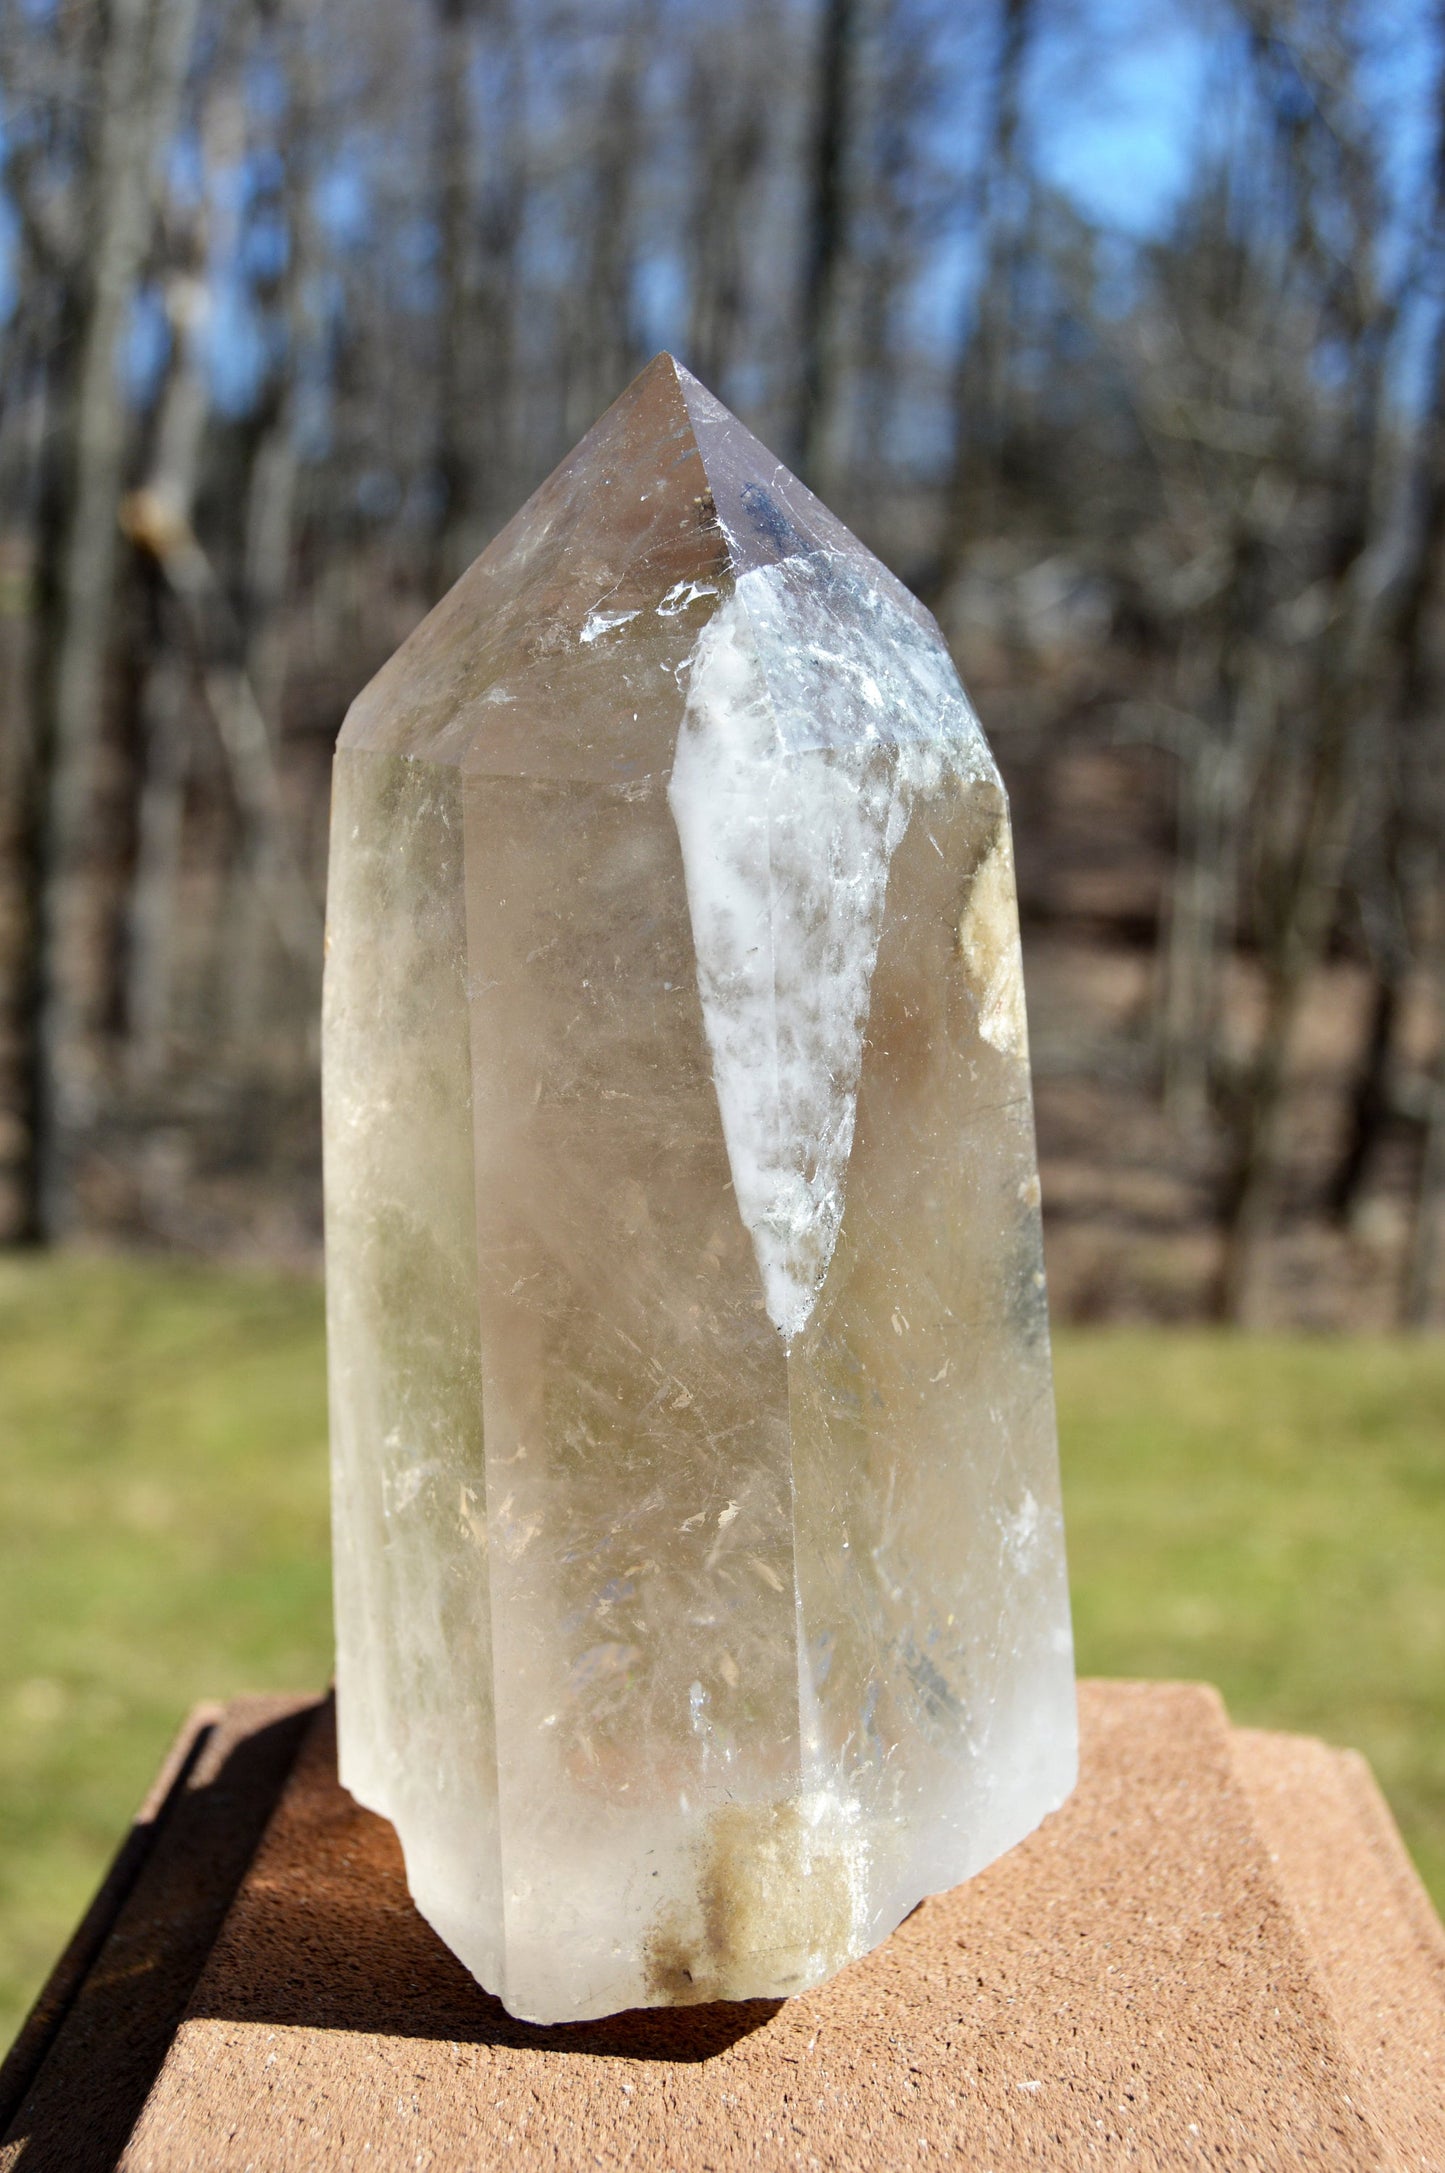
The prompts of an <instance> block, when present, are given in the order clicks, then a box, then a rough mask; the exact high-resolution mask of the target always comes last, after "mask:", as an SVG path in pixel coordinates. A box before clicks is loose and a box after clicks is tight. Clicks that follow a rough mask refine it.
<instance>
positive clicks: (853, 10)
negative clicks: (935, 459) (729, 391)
mask: <svg viewBox="0 0 1445 2173" xmlns="http://www.w3.org/2000/svg"><path fill="white" fill-rule="evenodd" d="M857 17H858V5H857V0H823V19H822V22H821V23H820V25H819V31H818V78H817V81H818V88H817V95H816V102H815V109H814V117H813V144H812V155H811V160H810V168H811V170H810V174H809V197H808V212H807V220H808V224H807V230H806V233H805V235H804V242H803V250H804V254H803V299H802V314H801V320H800V323H799V327H798V413H797V421H796V423H795V426H794V435H795V441H796V457H797V464H798V469H799V472H800V474H801V475H802V477H803V479H804V481H805V482H808V483H811V484H812V485H813V486H814V488H815V489H820V490H821V489H823V488H825V487H826V482H827V478H826V476H825V474H824V469H825V465H826V461H827V455H828V441H829V435H830V432H831V429H832V425H833V422H834V415H835V409H836V406H837V400H838V379H839V374H840V373H839V366H838V365H839V328H838V302H839V296H838V289H839V284H840V274H841V272H842V269H843V264H844V260H845V254H846V249H847V239H848V234H847V227H848V213H847V173H846V171H845V158H844V154H845V149H846V145H847V141H848V122H849V109H850V104H851V93H852V86H853V70H854V65H855V62H854V46H855V44H856V41H857Z"/></svg>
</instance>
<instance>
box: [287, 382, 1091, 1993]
mask: <svg viewBox="0 0 1445 2173" xmlns="http://www.w3.org/2000/svg"><path fill="white" fill-rule="evenodd" d="M331 851H332V857H331V893H330V901H329V919H330V931H329V956H328V965H327V972H326V1000H325V1028H324V1038H325V1115H326V1219H327V1258H328V1287H329V1304H330V1349H331V1396H332V1429H333V1444H334V1466H335V1535H336V1603H337V1640H338V1648H339V1650H338V1661H337V1684H338V1695H339V1703H340V1726H341V1760H342V1777H343V1779H344V1781H345V1782H346V1785H347V1786H348V1787H349V1788H350V1789H351V1790H352V1792H353V1794H355V1795H356V1796H357V1797H359V1798H360V1800H361V1801H362V1802H363V1803H365V1804H368V1805H370V1806H371V1807H372V1808H374V1809H375V1810H377V1811H380V1812H383V1813H384V1814H385V1815H386V1816H387V1817H388V1818H390V1819H392V1820H393V1821H394V1822H395V1825H396V1827H397V1830H398V1832H399V1834H400V1836H401V1840H402V1844H403V1847H404V1849H405V1852H406V1864H407V1875H408V1878H409V1880H410V1883H411V1890H412V1893H413V1895H414V1896H415V1899H416V1902H417V1906H418V1907H419V1908H420V1909H421V1911H422V1913H423V1914H424V1915H425V1916H426V1917H427V1918H428V1919H429V1921H430V1922H431V1923H432V1924H433V1925H434V1926H435V1927H436V1929H437V1931H438V1932H439V1933H440V1934H441V1936H442V1937H443V1938H444V1939H445V1940H446V1941H447V1943H448V1944H449V1945H450V1946H451V1947H452V1948H454V1949H455V1951H456V1953H457V1954H458V1955H460V1957H461V1958H462V1960H463V1961H464V1962H465V1963H466V1964H467V1966H468V1967H469V1968H470V1969H471V1970H472V1971H473V1972H474V1974H475V1975H476V1976H477V1977H479V1978H480V1979H481V1981H482V1983H483V1984H484V1985H487V1986H488V1987H490V1989H491V1990H493V1991H494V1992H497V1993H499V1994H500V1996H501V1997H502V1999H503V2000H504V2001H505V2002H506V2004H507V2006H508V2007H509V2008H510V2009H511V2010H512V2011H513V2013H515V2014H518V2015H521V2016H526V2017H529V2018H531V2019H533V2020H535V2021H542V2022H556V2021H565V2020H569V2019H573V2018H580V2017H583V2016H589V2015H599V2014H606V2013H609V2012H612V2011H613V2010H615V2009H618V2008H624V2007H630V2006H638V2005H644V2004H666V2003H673V2002H681V2001H693V2000H708V1999H722V1998H726V1999H741V1998H751V1997H756V1996H761V1995H782V1994H786V1993H790V1992H796V1991H799V1990H801V1989H802V1988H803V1987H805V1986H807V1985H811V1984H814V1983H816V1982H817V1981H818V1979H819V1978H821V1977H823V1976H825V1975H827V1974H828V1972H830V1971H831V1970H834V1969H836V1968H838V1966H839V1965H840V1964H841V1963H843V1962H846V1961H847V1960H848V1959H849V1958H850V1957H851V1956H854V1955H858V1954H861V1953H863V1952H864V1951H865V1950H866V1949H867V1948H868V1947H870V1946H872V1945H874V1944H875V1943H876V1942H877V1941H878V1940H880V1939H882V1938H883V1937H884V1936H885V1935H886V1934H887V1933H888V1932H889V1931H890V1930H891V1929H892V1928H893V1926H894V1925H896V1924H897V1923H898V1922H899V1920H900V1919H901V1918H902V1917H903V1916H904V1915H906V1914H907V1912H908V1911H909V1910H910V1909H911V1908H912V1907H913V1905H914V1904H915V1902H917V1901H918V1900H919V1899H920V1897H921V1896H923V1895H925V1894H927V1893H929V1892H930V1891H932V1890H935V1889H937V1888H940V1887H946V1886H950V1885H953V1884H954V1883H956V1882H957V1881H958V1880H960V1879H962V1878H964V1877H966V1876H967V1875H968V1874H969V1873H970V1872H973V1871H976V1870H978V1869H979V1867H980V1866H981V1865H983V1864H986V1863H988V1862H989V1860H990V1859H991V1858H992V1857H995V1856H997V1855H998V1854H999V1853H1000V1851H1001V1850H1003V1849H1006V1848H1008V1847H1009V1846H1010V1845H1011V1844H1012V1843H1013V1842H1015V1841H1017V1840H1018V1839H1019V1838H1020V1837H1021V1836H1022V1835H1023V1834H1025V1833H1027V1832H1028V1831H1029V1829H1030V1828H1031V1827H1032V1826H1034V1825H1035V1824H1036V1823H1037V1822H1038V1820H1039V1819H1040V1818H1041V1817H1043V1815H1044V1814H1045V1813H1046V1812H1047V1811H1049V1810H1051V1809H1052V1808H1053V1807H1054V1806H1055V1805H1056V1804H1058V1803H1059V1802H1060V1800H1061V1799H1062V1798H1063V1797H1064V1796H1065V1795H1066V1794H1067V1792H1068V1790H1069V1788H1070V1786H1071V1785H1072V1782H1073V1778H1074V1770H1075V1737H1074V1702H1073V1678H1072V1661H1071V1653H1070V1641H1069V1618H1068V1601H1067V1592H1066V1587H1065V1578H1064V1561H1063V1543H1062V1530H1061V1522H1060V1514H1059V1494H1058V1479H1057V1458H1056V1451H1055V1444H1054V1429H1053V1406H1052V1396H1051V1389H1050V1373H1049V1353H1048V1338H1047V1325H1046V1314H1045V1302H1044V1282H1043V1274H1042V1270H1041V1265H1040V1245H1039V1193H1038V1182H1037V1178H1036V1175H1035V1161H1034V1146H1033V1131H1032V1117H1031V1109H1030V1100H1029V1072H1028V1049H1027V1042H1026V1038H1025V1027H1024V1004H1023V987H1022V983H1021V979H1020V969H1019V946H1018V927H1017V915H1016V908H1015V902H1014V878H1013V866H1012V861H1011V857H1010V846H1009V828H1008V817H1007V810H1006V805H1005V800H1004V795H1003V791H1002V789H1001V787H1000V784H999V780H998V775H997V772H996V771H995V769H994V765H993V762H992V760H991V759H990V756H989V753H988V749H987V747H986V746H985V744H984V741H983V739H982V736H981V734H980V732H979V727H978V724H977V721H976V720H975V718H974V715H973V712H972V710H971V709H970V708H969V705H968V702H967V701H966V699H965V697H964V695H963V692H962V689H961V688H960V686H959V683H958V680H957V678H956V676H955V674H954V671H953V667H952V665H951V664H950V662H949V658H948V654H947V651H946V650H945V648H944V645H943V643H942V641H941V639H940V637H939V634H938V631H937V628H936V627H935V626H934V623H933V621H932V620H931V619H930V617H929V616H928V614H927V612H926V611H924V610H923V609H922V608H921V607H920V606H919V605H918V604H917V603H915V602H914V601H913V599H912V598H911V597H910V596H909V595H908V593H907V591H906V590H904V589H903V588H901V587H900V586H899V584H898V583H897V582H896V581H895V580H894V579H893V578H892V576H891V575H889V574H888V573H887V572H886V571H885V570H884V568H883V567H882V566H881V565H879V564H878V562H877V560H876V559H874V558H872V557H870V556H869V554H868V552H866V551H865V550H864V549H863V548H862V547H861V545H860V544H858V543H857V542H856V541H855V539H854V538H853V537H852V536H851V535H850V534H849V533H848V531H847V530H846V529H844V528H843V527H842V526H840V524H839V523H838V522H837V521H836V520H834V519H833V517H832V516H831V515H830V514H829V513H828V512H827V511H826V510H825V509H824V508H823V507H822V506H821V505H820V504H819V503H818V501H817V500H816V499H815V498H813V497H812V496H810V494H809V493H808V492H807V491H806V490H804V489H803V487H802V486H801V485H800V484H799V483H797V482H796V481H795V480H794V479H793V477H792V476H790V475H789V474H788V473H787V472H786V471H785V470H784V469H782V468H780V467H779V466H778V464H777V462H776V461H775V460H773V459H772V458H771V457H770V456H769V455H768V454H767V453H766V452H765V451H764V450H763V448H762V446H761V445H759V444H758V443H757V441H756V440H755V439H754V438H752V437H750V436H749V435H748V433H747V432H746V431H745V430H744V429H743V428H742V427H741V425H740V424H739V423H737V422H736V421H735V420H734V418H733V417H732V416H731V415H730V414H728V412H727V411H726V409H724V408H722V407H721V406H719V404H718V402H717V401H716V400H714V399H712V398H711V396H710V395H709V394H708V393H707V392H705V391H704V390H703V388H702V387H701V386H700V385H699V384H698V383H697V382H696V380H695V379H693V378H692V377H690V376H689V375H688V374H687V372H686V371H685V370H683V369H681V368H679V366H678V365H677V364H676V363H675V362H674V361H673V360H672V359H671V358H670V357H669V356H665V355H664V356H661V357H659V359H658V360H657V361H656V362H654V363H653V364H652V365H651V366H650V368H648V369H647V370H646V371H644V372H643V374H642V376H641V377H639V378H638V379H637V381H636V383H635V384H634V385H632V387H631V388H630V389H629V390H628V391H627V392H626V393H624V394H623V396H622V398H621V399H620V400H619V401H618V402H617V404H616V405H615V407H613V408H612V409H611V410H610V411H609V412H608V413H607V414H606V415H605V416H604V417H603V418H602V420H601V422H599V423H598V424H597V426H596V428H595V429H594V430H593V431H592V432H591V433H590V435H589V436H588V437H587V438H585V439H584V440H583V442H582V444H581V445H580V446H579V447H578V448H577V451H576V452H575V453H574V454H573V455H572V457H571V458H570V459H569V460H567V461H566V462H565V463H564V464H563V466H562V467H561V468H559V469H558V470H557V472H556V474H555V475H553V476H552V478H551V479H550V481H548V482H547V483H545V484H544V485H543V486H542V488H541V489H540V490H539V491H538V492H537V494H536V496H535V497H534V498H532V499H531V500H530V501H529V503H528V504H527V505H526V506H524V508H523V509H522V511H521V512H520V513H519V514H518V515H517V517H516V519H515V520H514V521H513V522H512V523H511V525H510V527H508V528H506V529H505V530H504V531H503V533H502V534H501V535H500V536H499V537H498V538H497V540H496V541H495V542H494V543H493V544H492V545H491V547H490V549H489V550H487V551H486V552H485V553H484V554H483V556H482V557H481V558H480V559H478V561H477V562H476V564H475V565H474V566H473V567H472V568H471V570H470V572H468V573H466V574H464V575H463V577H462V579H461V580H460V581H459V582H458V583H457V585H456V587H455V588H454V589H453V590H452V591H451V593H450V595H448V596H447V597H446V598H445V599H444V600H443V602H442V603H440V604H439V605H438V606H437V608H436V609H435V611H433V612H432V614H431V616H430V617H429V618H428V619H427V620H425V622H424V623H423V624H422V625H421V626H420V627H419V628H418V629H417V631H416V632H415V633H414V634H413V635H412V636H411V638H410V640H409V641H407V642H406V643H405V644H404V645H403V647H402V648H401V649H400V650H399V651H398V652H397V654H396V656H394V657H393V658H392V660H391V662H390V663H389V664H388V665H387V666H386V668H385V670H383V671H382V672H381V673H380V674H379V676H378V677H377V678H376V679H375V680H373V682H372V684H371V685H370V686H369V687H368V688H367V689H366V691H365V692H364V693H363V694H362V695H361V696H360V698H359V699H358V701H357V702H356V704H355V706H354V707H353V709H352V711H351V713H350V715H349V717H348V718H347V720H346V725H345V728H344V730H343V732H342V735H341V742H340V749H339V752H338V754H337V759H336V777H335V798H334V812H333V825H332V848H331Z"/></svg>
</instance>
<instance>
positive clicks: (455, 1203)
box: [322, 750, 503, 1982]
mask: <svg viewBox="0 0 1445 2173" xmlns="http://www.w3.org/2000/svg"><path fill="white" fill-rule="evenodd" d="M462 872H463V871H462V808H461V791H460V784H459V780H458V778H457V775H456V772H455V771H452V770H446V769H443V768H439V767H434V766H432V765H431V764H429V763H419V762H411V761H408V760H406V759H405V758H403V757H399V756H394V755H378V754H369V753H366V752H357V751H353V750H343V751H341V752H340V753H339V754H338V756H337V758H336V765H335V771H334V775H333V782H332V850H331V874H330V893H329V897H328V900H327V907H328V912H327V920H328V928H327V960H326V982H325V997H324V1007H323V1019H322V1036H323V1047H324V1052H325V1063H324V1067H323V1077H324V1129H325V1157H326V1219H327V1275H326V1302H327V1345H328V1352H329V1359H330V1374H331V1391H330V1393H331V1453H332V1469H333V1490H332V1502H333V1532H334V1544H333V1558H334V1561H333V1574H334V1579H335V1593H336V1653H337V1659H336V1679H337V1708H338V1715H339V1725H340V1756H341V1777H342V1780H343V1781H344V1782H345V1784H346V1786H347V1787H348V1788H349V1789H350V1790H351V1792H352V1794H353V1795H355V1796H356V1797H357V1798H358V1800H359V1801H360V1802H362V1803H364V1804H366V1805H368V1806H369V1807H370V1808H371V1809H372V1810H376V1811H380V1812H382V1813H383V1814H384V1816H386V1817H388V1818H390V1819H391V1820H392V1821H393V1822H394V1823H395V1825H396V1827H397V1829H398V1831H399V1832H400V1833H401V1834H402V1836H403V1837H404V1839H405V1840H406V1842H407V1870H408V1875H409V1877H410V1879H411V1883H412V1891H413V1893H414V1894H415V1896H416V1899H417V1902H418V1905H419V1907H420V1908H421V1909H422V1911H423V1913H424V1914H425V1915H426V1916H428V1917H429V1918H430V1920H431V1922H432V1923H433V1924H434V1925H435V1926H436V1928H437V1930H438V1931H439V1932H440V1933H441V1934H442V1936H443V1938H445V1939H446V1940H447V1941H448V1943H449V1944H450V1945H451V1946H453V1947H454V1948H455V1949H456V1951H457V1952H458V1953H459V1954H461V1956H462V1957H463V1959H464V1960H465V1961H466V1963H467V1965H468V1967H469V1968H471V1969H472V1970H473V1971H474V1972H475V1973H476V1974H477V1975H478V1976H480V1977H482V1978H483V1979H484V1980H485V1981H488V1982H495V1981H496V1979H497V1975H498V1972H499V1970H500V1967H501V1960H502V1953H503V1943H502V1932H501V1910H500V1893H499V1890H498V1885H497V1876H496V1846H497V1844H496V1825H497V1808H496V1807H497V1759H496V1741H495V1729H494V1724H493V1716H492V1639H491V1609H490V1605H489V1600H488V1590H487V1571H486V1563H487V1507H486V1475H485V1470H484V1466H483V1458H482V1365H481V1332H480V1324H479V1315H478V1300H477V1247H476V1212H475V1200H474V1188H473V1178H472V1107H471V1104H472V1090H471V1042H470V1031H469V1026H468V1019H467V988H466V919H465V900H464V894H463V882H462ZM419 1837H424V1841H422V1842H421V1843H420V1845H418V1840H419Z"/></svg>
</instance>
